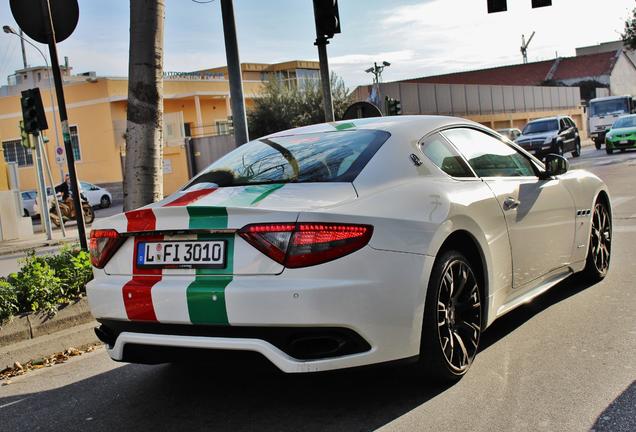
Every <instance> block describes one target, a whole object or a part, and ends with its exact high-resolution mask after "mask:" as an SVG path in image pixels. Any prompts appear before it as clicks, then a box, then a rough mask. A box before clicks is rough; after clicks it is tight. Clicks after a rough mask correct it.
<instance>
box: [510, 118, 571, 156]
mask: <svg viewBox="0 0 636 432" xmlns="http://www.w3.org/2000/svg"><path fill="white" fill-rule="evenodd" d="M515 142H516V143H517V144H519V145H520V146H521V147H522V148H523V149H524V150H526V151H528V152H530V153H532V154H533V155H535V156H536V157H538V158H544V157H545V156H547V155H548V154H550V153H554V154H558V155H564V154H565V153H568V152H571V153H572V156H573V157H578V156H579V155H580V154H581V137H580V136H579V130H578V128H577V127H576V124H575V123H574V121H573V120H572V119H571V118H570V117H567V116H558V117H547V118H540V119H537V120H532V121H531V122H528V124H527V125H526V126H525V127H524V128H523V131H522V133H521V135H520V136H519V137H518V138H517V139H516V141H515Z"/></svg>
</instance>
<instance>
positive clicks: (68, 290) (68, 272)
mask: <svg viewBox="0 0 636 432" xmlns="http://www.w3.org/2000/svg"><path fill="white" fill-rule="evenodd" d="M44 259H45V260H46V262H47V263H48V265H49V266H50V267H51V268H52V269H53V271H54V272H55V276H57V277H58V278H59V279H60V284H61V293H60V298H59V299H58V302H59V303H67V302H69V301H71V300H74V299H76V298H78V297H79V296H80V295H81V294H82V293H83V292H84V291H85V286H86V284H87V283H88V281H90V280H91V279H92V278H93V268H92V267H91V260H90V255H89V254H88V252H86V251H83V250H81V249H79V248H71V247H68V246H65V247H63V248H62V249H61V250H60V252H59V253H58V254H55V255H47V256H45V257H44Z"/></svg>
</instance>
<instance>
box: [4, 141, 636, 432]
mask: <svg viewBox="0 0 636 432" xmlns="http://www.w3.org/2000/svg"><path fill="white" fill-rule="evenodd" d="M577 167H585V168H588V169H590V170H591V171H593V172H595V173H596V174H597V175H599V176H600V177H602V178H603V179H604V180H605V181H606V182H607V183H608V185H609V187H610V191H611V194H612V198H613V204H614V242H613V250H612V265H611V270H610V274H609V275H608V277H607V278H606V279H605V280H604V281H603V282H601V283H598V284H596V285H592V286H589V285H586V284H583V283H581V282H580V281H579V280H577V279H570V280H567V281H565V282H563V283H561V284H560V285H558V286H556V287H554V288H553V289H552V290H551V291H550V292H548V293H546V294H545V295H543V296H541V297H540V298H538V299H536V300H535V301H534V302H533V303H531V304H528V305H526V306H523V307H521V308H519V309H517V310H515V311H513V312H512V313H510V314H508V315H507V316H505V317H503V318H501V319H500V320H498V321H497V322H496V323H495V324H494V325H493V326H492V327H491V328H489V329H488V330H487V331H486V332H485V333H484V335H483V338H482V348H481V352H480V353H479V356H478V357H477V359H476V361H475V363H474V365H473V366H472V368H471V370H470V372H469V373H468V375H467V376H466V377H465V378H464V379H463V380H462V381H460V382H459V383H458V384H456V385H454V386H451V387H438V386H431V385H428V384H426V383H423V382H420V381H418V380H417V379H414V378H413V377H412V376H411V375H410V374H409V371H408V369H405V368H401V367H396V366H389V367H380V368H367V369H357V370H349V371H339V372H334V373H326V374H318V375H316V374H313V375H303V376H297V375H283V374H281V373H276V372H268V371H262V370H253V369H250V368H241V367H238V366H236V365H213V364H210V365H205V364H204V365H159V366H140V365H128V364H118V363H114V362H112V361H110V360H109V359H108V358H107V355H106V353H105V352H104V350H103V349H99V350H97V351H95V352H93V353H90V354H86V355H84V356H81V357H77V358H74V359H73V360H71V361H69V362H68V363H66V364H63V365H58V366H54V367H51V368H45V369H40V370H38V371H35V372H32V373H29V374H27V375H24V376H22V377H18V378H14V379H13V380H12V383H11V384H9V385H6V386H0V430H2V431H22V430H24V431H32V430H66V431H68V430H91V431H95V432H97V431H112V430H153V431H161V430H179V431H189V430H218V431H252V430H258V431H270V430H271V431H274V430H275V431H300V430H302V431H357V430H362V431H365V430H374V429H377V428H383V430H387V431H416V430H422V431H428V430H433V431H454V430H458V431H462V430H471V431H508V430H532V431H542V430H546V431H554V430H558V431H581V430H590V429H593V430H596V431H634V430H636V381H635V379H636V319H635V318H636V315H635V311H636V296H635V292H634V291H635V286H634V281H635V280H636V266H635V265H634V264H633V256H634V253H635V252H636V247H635V246H634V245H636V199H635V198H636V193H635V190H634V183H635V181H636V152H634V153H624V154H623V153H619V154H615V155H613V156H611V157H608V156H605V152H604V151H602V152H597V151H596V150H593V149H586V150H585V153H584V155H583V156H582V157H581V158H579V159H578V160H576V161H574V163H573V164H572V168H577Z"/></svg>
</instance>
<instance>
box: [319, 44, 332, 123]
mask: <svg viewBox="0 0 636 432" xmlns="http://www.w3.org/2000/svg"><path fill="white" fill-rule="evenodd" d="M328 43H329V41H328V40H327V38H326V37H324V36H318V37H317V38H316V42H315V43H314V45H316V46H317V47H318V61H319V62H320V85H321V87H322V104H323V108H324V111H325V122H326V123H329V122H332V121H334V120H335V117H334V115H333V102H332V100H331V79H330V77H329V60H328V59H327V44H328Z"/></svg>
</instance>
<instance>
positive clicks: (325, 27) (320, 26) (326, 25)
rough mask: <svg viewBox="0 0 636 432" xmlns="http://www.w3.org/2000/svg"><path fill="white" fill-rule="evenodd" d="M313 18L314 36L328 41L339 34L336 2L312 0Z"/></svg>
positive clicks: (338, 16) (335, 0)
mask: <svg viewBox="0 0 636 432" xmlns="http://www.w3.org/2000/svg"><path fill="white" fill-rule="evenodd" d="M314 18H315V20H316V36H318V37H319V38H321V37H325V38H327V39H330V38H332V37H333V35H334V34H336V33H340V14H339V13H338V0H314Z"/></svg>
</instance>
